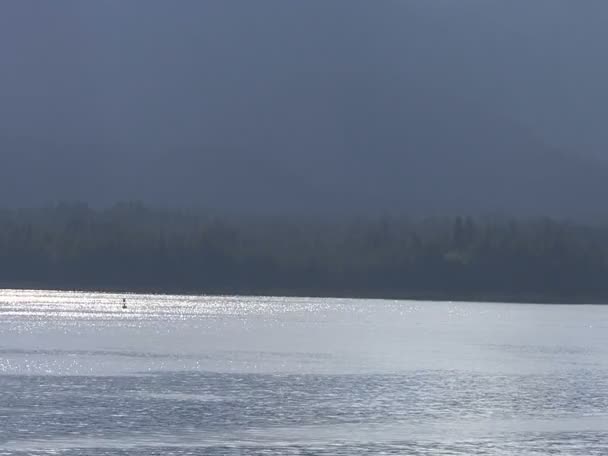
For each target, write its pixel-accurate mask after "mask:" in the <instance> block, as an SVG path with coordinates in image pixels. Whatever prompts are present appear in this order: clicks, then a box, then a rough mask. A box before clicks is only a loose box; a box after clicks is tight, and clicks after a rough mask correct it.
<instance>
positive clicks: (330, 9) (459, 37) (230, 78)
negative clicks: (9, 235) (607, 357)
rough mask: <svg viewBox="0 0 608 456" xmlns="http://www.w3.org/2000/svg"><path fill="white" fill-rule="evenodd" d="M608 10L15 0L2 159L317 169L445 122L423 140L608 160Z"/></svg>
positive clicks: (4, 9)
mask: <svg viewBox="0 0 608 456" xmlns="http://www.w3.org/2000/svg"><path fill="white" fill-rule="evenodd" d="M607 17H608V3H607V2H605V1H604V0H586V1H584V2H575V1H563V0H536V1H534V2H529V1H490V0H458V1H454V0H433V1H422V0H420V1H397V0H395V1H391V0H383V1H381V2H370V1H358V0H332V1H329V2H328V1H321V0H319V1H306V2H304V1H284V0H272V1H270V0H260V1H245V0H234V1H226V0H217V1H213V0H205V1H200V0H191V1H187V0H180V1H179V2H173V1H168V0H167V1H153V0H145V1H143V0H142V1H121V0H120V1H119V0H116V1H97V2H82V1H76V0H75V1H64V0H58V1H54V2H35V1H27V0H7V1H3V2H2V3H0V57H1V58H0V100H1V103H0V135H1V136H0V138H4V141H5V144H6V145H5V147H3V148H2V149H1V151H0V153H6V151H7V150H9V149H11V147H13V146H12V145H13V144H15V141H16V142H17V143H18V144H19V147H22V148H24V150H25V149H28V150H29V149H31V148H32V147H33V146H31V144H32V143H36V144H39V145H43V144H44V145H46V146H44V147H46V150H48V151H52V150H53V147H56V148H59V149H62V148H63V149H65V147H72V148H79V154H80V155H84V156H85V157H84V158H83V163H82V166H86V161H87V160H88V159H89V158H92V159H94V160H99V155H100V154H105V155H107V156H109V155H111V154H112V153H115V154H116V160H117V161H116V162H112V161H111V160H110V159H107V160H105V161H102V162H100V163H99V166H100V167H102V168H103V167H104V166H106V167H108V168H116V163H121V162H122V163H123V164H126V165H125V166H126V167H127V168H128V166H129V163H131V162H138V161H141V160H148V161H150V162H153V161H154V160H156V159H157V157H159V156H163V155H166V154H168V153H173V154H174V156H175V157H176V158H175V161H177V162H179V160H182V159H183V160H185V161H184V167H183V168H182V169H181V170H180V169H178V168H179V167H178V168H176V170H175V171H174V174H175V175H176V176H179V175H180V173H181V172H182V171H183V170H187V168H188V164H189V163H190V162H189V161H188V160H189V158H188V159H187V158H183V157H184V156H188V157H191V155H192V154H193V153H194V152H192V153H190V152H188V153H186V152H183V153H181V154H182V155H180V152H176V151H194V150H196V151H199V153H201V154H207V155H209V154H210V153H215V154H218V153H220V152H218V151H232V152H231V153H240V154H248V155H250V156H253V157H256V158H262V159H267V160H270V161H271V162H272V161H273V160H275V159H279V160H283V161H284V162H286V163H287V165H286V166H289V165H290V163H293V160H296V161H297V160H300V159H301V157H302V156H303V155H308V160H307V161H305V162H301V160H300V161H299V162H297V167H298V168H299V169H300V170H307V169H308V170H315V169H318V168H319V167H325V166H328V164H327V163H328V162H329V165H331V161H332V160H334V161H335V162H336V166H338V165H339V164H340V163H342V162H343V160H344V154H351V155H354V156H361V157H363V156H367V157H368V158H369V159H370V160H372V159H373V154H374V153H378V152H382V153H383V154H385V156H390V155H391V153H397V151H399V150H405V149H407V148H408V145H409V148H410V149H411V150H414V149H416V148H417V147H421V146H420V145H421V144H427V143H428V141H429V139H428V138H430V137H436V136H438V132H439V133H440V135H439V136H442V138H444V139H441V140H440V141H439V142H438V143H436V144H433V145H432V146H430V145H429V146H428V148H429V150H430V149H441V148H442V147H443V146H446V145H447V144H450V145H456V146H455V148H456V149H457V150H456V152H460V151H462V150H463V149H469V147H468V144H469V143H471V142H476V141H477V142H479V144H476V145H475V146H474V147H473V146H471V147H470V149H471V150H473V149H475V147H477V148H480V147H482V146H483V147H485V148H486V149H488V148H494V149H496V150H498V151H499V152H500V149H501V147H503V146H504V144H505V142H507V143H508V142H511V141H514V144H515V143H517V144H518V145H517V147H519V148H527V147H529V148H534V149H537V148H540V149H542V148H548V149H551V148H556V149H559V151H561V152H563V153H566V154H573V155H587V154H596V155H600V156H602V155H604V154H605V150H606V146H608V129H606V128H605V126H604V119H606V118H608V99H607V98H608V95H607V91H606V89H605V85H606V81H608V62H607V61H606V59H605V58H604V56H603V54H604V52H603V51H604V47H605V43H607V42H608V27H606V26H605V24H606V18H607ZM404 125H407V126H409V127H407V128H405V127H404ZM408 128H409V129H408ZM476 130H482V131H483V133H482V134H481V135H480V137H481V140H479V138H477V139H472V138H473V136H475V135H474V133H473V132H475V131H476ZM450 131H451V133H450ZM450 135H451V136H450ZM484 135H486V136H487V138H484ZM514 138H515V139H514ZM425 141H426V142H425ZM442 141H443V142H442ZM480 141H481V142H480ZM484 141H485V142H484ZM427 145H428V144H427ZM40 147H43V146H40ZM446 147H447V146H446ZM514 147H515V146H514ZM201 151H202V152H201ZM209 151H212V152H209ZM336 151H338V152H336ZM340 151H341V152H342V153H343V155H340V153H339V152H340ZM322 152H327V153H322ZM330 152H331V153H330ZM66 153H67V152H66ZM315 153H316V154H317V155H315ZM334 153H335V155H332V154H334ZM48 154H52V152H48ZM176 154H177V155H176ZM184 154H185V155H184ZM188 154H190V155H188ZM357 154H359V155H357ZM195 155H196V154H195ZM478 155H479V154H478ZM478 155H475V154H473V156H474V157H478ZM222 156H223V157H225V154H224V155H222ZM239 157H241V155H239ZM277 157H278V158H277ZM294 157H295V158H294ZM332 157H333V158H332ZM292 159H293V160H292ZM71 160H72V161H71V162H72V163H74V161H73V159H71ZM447 160H448V162H449V158H448V159H447ZM372 161H373V160H372ZM379 161H380V162H383V160H379ZM357 163H359V166H361V168H366V169H369V168H370V166H369V162H368V161H365V160H363V159H361V160H360V161H359V162H357V161H356V160H355V162H354V163H353V165H352V166H353V167H354V168H356V167H357V166H358V165H357ZM76 164H78V163H76ZM447 164H448V165H449V163H447ZM134 166H135V165H134ZM150 166H152V165H150ZM205 166H208V163H206V164H205ZM374 166H380V165H378V163H376V164H375V165H372V168H374ZM425 166H426V165H425ZM381 167H382V166H380V168H381ZM420 167H422V168H424V166H423V165H420ZM220 168H221V167H220ZM220 168H218V169H220ZM414 168H415V166H414ZM422 168H421V169H422ZM382 172H383V171H382V170H380V171H378V173H379V174H378V175H381V174H382ZM269 173H271V171H269ZM134 175H135V174H133V173H131V174H129V172H126V171H125V176H131V177H133V176H134ZM161 175H162V174H161ZM341 176H342V177H341ZM354 176H355V177H353V180H356V179H359V177H360V176H359V175H356V174H355V175H354ZM294 177H297V176H295V175H294ZM300 177H302V175H300ZM336 178H340V179H341V178H343V179H344V180H345V181H347V180H348V179H349V176H346V175H340V174H337V175H335V174H334V175H331V173H329V174H328V175H327V176H325V177H323V179H326V180H331V179H336ZM85 180H86V179H85ZM102 180H103V179H102ZM64 193H66V194H67V190H66V192H64ZM123 193H124V194H125V195H126V196H128V195H129V194H130V193H129V191H127V190H125V191H124V192H123ZM135 193H136V192H135ZM85 195H86V193H85ZM113 197H115V195H113Z"/></svg>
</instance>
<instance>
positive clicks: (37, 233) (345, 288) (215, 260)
mask: <svg viewBox="0 0 608 456" xmlns="http://www.w3.org/2000/svg"><path fill="white" fill-rule="evenodd" d="M607 260H608V226H581V225H576V224H572V223H568V222H558V221H554V220H551V219H540V218H538V219H525V220H504V219H503V220H496V219H494V220H491V219H481V218H476V219H473V218H469V217H449V218H448V217H446V218H433V219H424V220H420V219H416V220H410V219H407V218H403V217H389V216H385V217H377V218H360V219H356V218H349V219H340V218H338V217H336V218H334V219H332V220H329V219H328V218H325V219H324V220H321V219H312V218H307V219H304V218H300V219H298V218H288V217H240V218H237V217H229V216H224V217H217V216H209V215H205V214H203V213H196V212H186V211H166V210H153V209H148V208H146V207H145V206H143V205H141V204H137V203H127V204H119V205H116V206H114V207H113V208H111V209H107V210H96V209H90V208H89V207H88V206H86V205H82V204H60V205H58V206H55V207H52V208H46V209H35V210H5V211H0V285H3V286H7V287H22V286H23V287H30V286H31V287H51V288H82V289H120V290H134V291H135V290H137V291H154V292H184V293H191V292H192V293H199V292H203V293H238V294H246V293H251V294H290V295H335V296H373V297H421V298H422V297H428V298H441V299H509V300H542V301H565V302H568V301H572V302H583V301H595V302H601V301H602V299H606V298H608V281H606V277H608V261H607Z"/></svg>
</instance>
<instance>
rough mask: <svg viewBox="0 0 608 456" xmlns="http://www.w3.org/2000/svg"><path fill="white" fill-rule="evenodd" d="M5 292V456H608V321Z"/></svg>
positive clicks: (495, 310) (584, 315)
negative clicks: (80, 455)
mask: <svg viewBox="0 0 608 456" xmlns="http://www.w3.org/2000/svg"><path fill="white" fill-rule="evenodd" d="M121 299H122V296H119V295H112V294H96V293H58V292H29V291H10V290H7V291H0V454H11V455H12V454H23V455H25V454H40V455H47V454H58V453H59V454H65V455H76V454H86V455H89V454H90V455H125V454H136V455H139V454H141V455H150V454H152V455H153V454H159V455H160V454H175V455H190V454H211V455H215V454H218V455H219V454H239V455H241V454H246V455H248V454H251V455H253V454H277V455H278V454H302V455H304V454H307V455H312V454H344V455H359V454H366V455H368V454H369V455H371V454H374V455H375V454H420V455H422V454H440V455H441V454H446V455H447V454H450V455H453V454H463V455H464V454H467V455H469V454H487V455H503V454H504V455H515V454H517V455H520V454H562V455H573V454H580V455H592V454H607V453H608V307H602V306H550V305H514V304H487V303H485V304H482V303H479V304H464V303H431V302H428V303H427V302H408V301H365V300H333V299H286V298H238V297H183V296H144V295H130V296H128V298H127V304H128V309H127V310H122V309H121Z"/></svg>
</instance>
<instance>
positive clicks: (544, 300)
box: [0, 282, 608, 305]
mask: <svg viewBox="0 0 608 456" xmlns="http://www.w3.org/2000/svg"><path fill="white" fill-rule="evenodd" d="M0 289H2V290H23V291H25V290H32V291H64V292H76V293H78V292H80V293H113V294H148V295H159V296H169V295H182V296H240V297H262V296H264V297H285V298H319V299H322V298H326V299H366V300H379V301H432V302H463V303H467V302H477V303H495V304H500V303H502V304H545V305H551V304H552V305H608V298H602V297H593V296H592V297H589V296H582V295H581V296H549V295H540V294H534V293H516V294H506V293H483V292H482V293H461V294H459V293H454V294H449V293H445V292H426V291H425V292H413V291H412V292H408V291H395V292H392V291H388V290H387V291H383V292H355V291H349V290H341V291H335V290H334V291H331V290H324V291H319V292H313V291H310V290H286V289H280V288H276V289H268V290H243V289H240V290H237V289H235V290H221V289H216V290H188V289H183V290H177V289H169V288H163V287H158V288H151V287H121V286H99V285H91V286H84V285H79V286H76V287H74V286H67V285H57V284H40V283H11V282H0Z"/></svg>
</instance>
